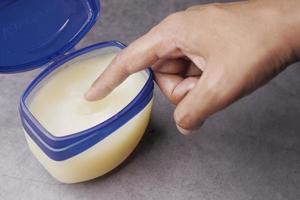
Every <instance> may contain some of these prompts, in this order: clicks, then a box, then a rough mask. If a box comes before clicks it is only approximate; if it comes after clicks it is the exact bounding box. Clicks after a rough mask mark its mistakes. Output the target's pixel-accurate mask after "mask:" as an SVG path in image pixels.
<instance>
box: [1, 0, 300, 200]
mask: <svg viewBox="0 0 300 200" xmlns="http://www.w3.org/2000/svg"><path fill="white" fill-rule="evenodd" d="M196 2H197V1H196V0H194V1H192V0H190V1H188V0H185V1H184V0H169V1H158V0H155V1H154V0H151V1H146V0H143V1H142V0H140V1H137V0H136V1H133V0H131V1H130V0H122V1H121V0H119V1H118V0H109V1H108V0H107V1H104V3H103V5H104V8H103V16H102V19H101V21H99V22H98V23H97V25H96V26H95V28H94V29H93V30H92V31H91V32H90V33H89V34H88V36H87V37H86V38H85V39H84V40H83V41H82V42H81V44H80V45H79V46H86V45H88V44H91V43H95V42H97V41H104V40H109V39H119V40H121V41H123V42H127V43H129V42H130V41H132V40H133V39H135V38H136V37H138V36H139V35H141V34H142V33H144V32H145V31H146V30H148V29H149V28H150V27H151V26H152V25H154V24H155V23H157V22H158V21H159V20H161V19H162V18H163V17H164V16H166V15H167V14H168V13H171V12H172V11H175V10H178V9H181V8H185V7H187V6H188V5H191V4H195V3H196ZM198 2H204V1H198ZM0 48H1V47H0ZM38 72H39V70H36V71H33V72H28V73H23V74H17V75H0V85H1V94H0V108H1V112H0V127H1V129H0V134H1V140H0V158H1V159H0V199H5V200H18V199H30V200H40V199H43V200H47V199H51V200H52V199H53V200H57V199H64V200H69V199H70V200H71V199H72V200H74V199H80V200H85V199H106V200H114V199H122V200H126V199H131V200H134V199H137V200H140V199H201V200H202V199H205V200H210V199H213V200H216V199H228V200H244V199H245V200H250V199H255V200H256V199H262V200H268V199H270V200H271V199H272V200H277V199H295V200H296V199H300V134H299V129H300V104H299V101H300V67H295V66H294V67H290V68H289V69H288V70H287V71H285V72H284V73H282V74H281V75H280V76H279V77H277V78H276V79H275V80H274V81H272V82H271V83H270V84H268V85H267V86H266V87H264V88H262V89H260V90H259V91H257V92H256V93H254V94H253V95H251V96H249V97H247V98H245V99H243V100H241V101H239V102H238V103H236V104H235V105H233V106H231V107H230V108H229V109H226V110H224V111H222V112H220V113H218V114H216V115H214V116H213V117H211V118H210V119H209V120H207V122H206V124H205V125H204V127H203V128H202V129H201V130H200V131H199V133H198V134H195V135H193V136H191V137H184V136H182V135H180V134H179V133H178V132H177V131H176V128H175V126H174V123H173V119H172V112H173V107H172V106H171V105H170V104H169V103H168V102H167V101H166V99H165V98H164V97H163V96H162V95H161V94H160V93H159V91H157V90H156V91H155V92H156V93H155V96H156V99H155V106H154V110H153V114H152V121H151V124H150V128H149V131H148V133H147V134H146V136H145V137H144V138H143V140H142V142H141V143H140V145H139V146H138V148H137V150H136V151H135V153H134V154H133V156H131V158H130V159H129V160H128V161H127V162H126V163H125V164H124V165H122V166H121V167H120V168H119V169H118V170H115V171H114V172H113V173H111V174H109V175H107V176H104V177H102V178H99V179H97V180H95V181H91V182H86V183H82V184H75V185H64V184H60V183H58V182H57V181H55V180H54V179H52V177H50V176H49V175H48V174H47V172H46V171H45V170H44V169H43V168H42V167H41V165H40V164H39V163H38V162H37V161H36V160H35V158H34V157H33V156H32V155H31V153H30V152H29V150H28V148H27V145H26V143H25V139H24V136H23V133H22V130H21V126H20V123H19V119H18V112H17V105H18V99H19V96H20V95H21V92H22V91H23V90H24V88H25V86H26V85H27V84H28V83H29V82H30V80H32V79H33V78H34V77H35V76H36V74H37V73H38Z"/></svg>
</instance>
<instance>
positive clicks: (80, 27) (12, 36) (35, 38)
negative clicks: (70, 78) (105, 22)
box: [0, 0, 100, 73]
mask: <svg viewBox="0 0 300 200" xmlns="http://www.w3.org/2000/svg"><path fill="white" fill-rule="evenodd" d="M99 10H100V4H99V1H98V0H51V1H50V0H48V1H41V0H18V1H16V0H1V1H0V45H1V46H0V72H1V73H14V72H22V71H26V70H31V69H35V68H37V67H39V66H42V65H44V64H46V63H48V62H51V60H52V59H54V58H55V57H58V56H61V55H63V54H65V53H66V52H67V51H69V50H70V49H72V48H73V47H74V46H75V45H76V44H77V43H78V42H79V41H80V39H82V37H83V36H84V35H85V34H86V33H87V32H88V31H89V30H90V29H91V27H92V26H93V25H94V23H95V22H96V18H97V16H98V14H99Z"/></svg>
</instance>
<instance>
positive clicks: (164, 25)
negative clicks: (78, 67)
mask: <svg viewBox="0 0 300 200" xmlns="http://www.w3.org/2000/svg"><path fill="white" fill-rule="evenodd" d="M299 8H300V2H299V1H297V0H290V1H288V2H286V1H283V0H281V1H280V0H277V1H272V0H270V1H269V0H261V1H244V2H237V3H225V4H208V5H200V6H195V7H192V8H189V9H187V10H186V11H182V12H178V13H175V14H172V15H170V16H168V17H167V18H166V19H165V20H163V21H162V22H161V23H159V24H158V25H157V26H155V27H154V28H152V29H151V30H150V31H149V32H148V33H147V34H145V35H144V36H142V37H141V38H139V39H137V40H136V41H134V42H133V43H132V44H131V45H129V46H128V47H127V48H126V49H125V50H123V51H122V52H121V53H120V54H119V55H118V56H117V57H116V58H115V59H114V60H113V61H112V63H111V64H110V65H109V67H108V68H107V69H106V70H105V71H104V73H103V74H101V76H100V77H99V78H98V79H97V80H96V81H95V82H94V84H93V85H92V87H91V88H90V90H89V91H88V92H87V93H86V95H85V97H86V99H87V100H90V101H95V100H99V99H101V98H103V97H105V96H106V95H107V94H109V93H110V92H111V91H112V90H113V89H114V88H115V87H117V86H118V85H119V84H120V83H121V82H122V81H124V80H125V79H126V78H127V77H128V76H129V75H130V74H132V73H135V72H138V71H140V70H142V69H145V68H147V67H148V66H152V69H153V70H154V73H155V80H156V82H157V84H158V86H159V87H160V89H161V91H162V92H163V93H164V94H165V95H166V96H167V97H168V99H169V100H170V101H171V102H172V103H174V104H175V105H177V106H176V109H175V112H174V119H175V122H176V125H177V127H178V129H179V131H180V132H182V133H183V134H188V133H189V132H190V131H191V130H193V129H196V128H197V127H198V126H199V125H200V124H201V123H202V122H203V121H204V120H205V119H206V118H207V117H209V116H210V115H212V114H213V113H215V112H217V111H219V110H221V109H223V108H225V107H227V106H228V105H230V104H231V103H232V102H234V101H236V100H238V99H239V98H241V97H243V96H245V95H247V94H249V93H251V92H252V91H254V90H255V89H257V88H259V87H260V86H262V85H263V84H265V83H266V82H268V81H269V80H270V79H271V78H273V77H274V76H275V75H276V74H278V73H279V72H281V71H282V70H283V69H285V68H286V66H287V65H288V64H289V63H291V62H294V61H296V60H297V59H298V58H299V55H300V53H299V52H300V50H299V49H300V48H299V47H300V37H299V33H300V19H299V15H298V14H297V13H298V10H299ZM112 77H113V79H112Z"/></svg>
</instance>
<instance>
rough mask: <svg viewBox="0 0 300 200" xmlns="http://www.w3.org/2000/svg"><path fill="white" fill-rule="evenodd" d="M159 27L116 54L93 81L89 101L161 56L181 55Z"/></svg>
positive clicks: (101, 95)
mask: <svg viewBox="0 0 300 200" xmlns="http://www.w3.org/2000/svg"><path fill="white" fill-rule="evenodd" d="M160 29H162V28H160V25H158V26H157V27H155V28H153V29H152V30H151V31H150V32H148V33H147V34H145V35H144V36H142V37H141V38H139V39H137V40H136V41H134V42H133V43H132V44H131V45H129V46H128V47H127V48H125V49H124V50H123V51H122V52H121V53H120V54H119V55H117V56H116V57H115V58H114V59H113V61H112V62H111V64H110V65H109V66H108V67H107V68H106V70H105V71H104V72H103V73H102V74H101V75H100V76H99V77H98V79H97V80H96V81H95V82H94V83H93V85H92V86H91V88H90V90H89V91H88V92H87V93H86V95H85V98H86V99H87V100H90V101H94V100H99V99H101V98H104V97H105V96H106V95H108V94H109V93H110V92H111V91H112V90H113V89H114V88H115V87H117V86H118V85H119V84H120V83H122V82H123V81H124V80H125V79H126V78H127V77H128V76H129V75H130V74H132V73H135V72H138V71H140V70H142V69H145V68H147V67H149V66H150V65H152V64H154V63H155V62H156V61H158V60H159V59H161V58H165V57H166V58H172V57H178V56H181V55H182V53H181V52H180V51H179V50H178V49H177V48H176V46H174V45H170V44H169V42H170V41H168V40H169V38H167V37H166V36H164V34H161V31H160ZM176 34H179V32H176ZM176 34H175V36H174V37H176ZM112 77H113V78H112Z"/></svg>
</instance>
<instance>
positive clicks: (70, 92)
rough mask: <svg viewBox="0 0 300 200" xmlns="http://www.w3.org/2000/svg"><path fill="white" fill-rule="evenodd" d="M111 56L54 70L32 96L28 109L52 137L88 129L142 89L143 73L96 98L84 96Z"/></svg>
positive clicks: (107, 55)
mask: <svg viewBox="0 0 300 200" xmlns="http://www.w3.org/2000/svg"><path fill="white" fill-rule="evenodd" d="M114 56H115V54H106V55H101V56H97V57H93V58H90V59H87V60H83V61H79V62H76V63H73V64H71V66H66V67H65V68H63V69H62V70H60V71H59V72H57V73H56V74H55V75H54V76H52V77H51V78H50V79H49V80H47V84H44V86H42V87H41V88H40V89H39V90H38V92H37V93H36V94H35V96H34V97H33V98H32V100H31V102H30V105H29V108H30V111H31V112H32V114H33V116H34V117H35V118H36V119H37V120H38V121H39V122H40V123H41V124H42V125H43V127H44V128H46V129H47V130H48V131H49V132H50V133H51V134H53V135H54V136H65V135H69V134H73V133H77V132H80V131H82V130H86V129H88V128H91V127H93V126H95V125H97V124H99V123H101V122H103V121H105V120H106V119H108V118H110V117H112V116H113V115H115V114H116V113H118V112H119V111H120V110H121V109H122V108H124V107H125V106H126V105H128V104H129V103H130V102H131V101H132V100H133V99H134V97H135V96H136V95H137V94H138V92H139V91H140V90H141V89H142V87H143V86H144V83H145V81H146V79H145V76H143V75H144V74H142V73H136V74H133V75H131V76H130V77H129V78H128V79H126V80H125V81H124V82H123V83H122V84H121V85H120V86H119V87H117V88H116V89H115V90H113V92H112V93H111V94H109V95H108V96H107V97H105V98H104V99H102V100H100V101H96V102H89V101H86V100H85V99H84V93H85V92H86V91H87V90H88V88H89V86H90V85H91V84H92V82H93V81H94V80H95V79H96V78H97V77H98V76H99V75H100V74H101V73H102V72H103V70H104V69H105V67H106V66H107V65H108V64H109V63H110V61H111V60H112V59H113V57H114ZM112 78H113V77H112Z"/></svg>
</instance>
